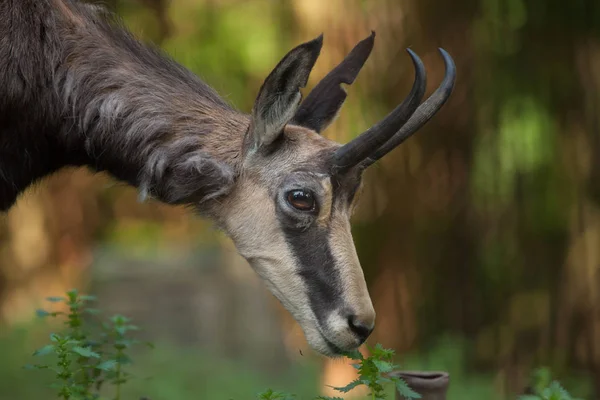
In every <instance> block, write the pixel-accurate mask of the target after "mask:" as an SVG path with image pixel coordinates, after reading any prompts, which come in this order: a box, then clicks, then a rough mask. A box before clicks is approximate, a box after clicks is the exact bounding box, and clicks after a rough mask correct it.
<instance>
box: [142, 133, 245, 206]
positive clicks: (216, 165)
mask: <svg viewBox="0 0 600 400" xmlns="http://www.w3.org/2000/svg"><path fill="white" fill-rule="evenodd" d="M234 180H235V173H234V170H233V168H232V167H230V166H229V165H227V164H225V163H224V162H221V161H217V160H214V159H212V158H211V157H209V156H208V155H207V154H205V153H204V152H202V151H201V150H199V149H198V143H197V140H196V138H185V139H181V140H179V141H177V142H175V143H174V145H173V146H170V147H162V148H159V149H156V150H154V152H153V153H152V154H151V155H150V157H149V158H148V161H147V163H146V165H145V167H144V169H143V172H142V174H141V175H140V183H139V199H140V201H143V200H144V199H145V198H146V197H147V196H152V197H156V198H158V199H160V200H161V201H164V202H165V203H168V204H196V205H197V204H202V203H205V202H206V201H209V200H212V199H216V198H218V197H221V196H225V195H227V194H228V193H229V192H230V191H231V189H232V188H233V185H234Z"/></svg>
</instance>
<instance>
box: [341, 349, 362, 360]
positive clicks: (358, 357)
mask: <svg viewBox="0 0 600 400" xmlns="http://www.w3.org/2000/svg"><path fill="white" fill-rule="evenodd" d="M344 355H345V356H346V357H348V358H349V359H351V360H363V359H364V357H363V355H362V354H361V352H360V351H358V350H354V351H350V352H348V353H346V354H344Z"/></svg>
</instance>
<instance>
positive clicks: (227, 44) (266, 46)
mask: <svg viewBox="0 0 600 400" xmlns="http://www.w3.org/2000/svg"><path fill="white" fill-rule="evenodd" d="M105 3H106V4H107V6H108V7H110V8H113V9H115V10H117V12H118V13H119V14H120V15H121V16H122V17H123V18H124V20H125V22H126V24H127V26H128V27H129V28H130V29H132V30H133V31H134V32H135V33H136V34H137V35H138V36H139V37H141V38H143V39H144V40H146V41H152V42H154V43H157V44H158V45H159V46H161V47H162V48H163V49H165V50H166V51H167V52H168V53H169V54H171V55H172V56H173V57H174V58H175V59H176V60H178V61H179V62H181V63H183V64H184V65H186V66H187V67H188V68H190V69H192V70H193V71H194V72H196V73H197V74H198V75H200V76H201V77H202V78H203V79H204V80H205V81H206V82H208V83H209V84H210V85H212V86H213V87H215V88H216V89H217V90H218V91H219V93H220V94H221V95H222V96H223V97H225V98H226V99H228V101H230V102H231V103H232V104H233V105H235V106H236V107H238V108H239V109H240V110H242V111H244V112H249V111H250V109H251V107H252V103H253V101H254V99H255V96H256V94H257V92H258V89H259V87H260V85H261V83H262V80H263V79H264V78H265V77H266V76H267V74H268V73H269V72H270V70H271V69H272V68H273V67H274V66H275V64H276V63H277V62H278V61H279V59H280V58H281V57H282V56H283V55H284V54H285V53H286V52H287V51H288V50H290V49H291V48H292V47H293V46H295V45H297V44H299V43H301V42H304V41H307V40H310V39H312V38H314V37H316V36H317V35H319V34H320V33H324V38H325V42H324V46H323V50H322V52H321V56H320V58H319V60H318V62H317V64H316V67H315V69H314V70H313V73H312V75H311V78H310V81H309V89H310V88H312V87H313V86H314V85H315V84H316V83H317V82H318V80H319V79H320V78H322V77H323V76H325V74H326V73H327V72H328V71H329V70H330V69H331V68H332V67H334V66H335V65H336V64H337V63H338V62H340V61H341V60H342V59H343V57H344V56H345V55H346V54H347V53H348V52H349V51H350V49H351V48H352V47H353V46H354V45H355V44H356V43H357V42H358V41H359V40H361V39H363V38H365V37H366V36H368V35H369V33H370V31H371V30H375V31H376V33H377V37H376V41H375V48H374V50H373V53H372V54H371V57H370V59H369V61H368V62H367V64H366V66H365V67H364V69H363V71H362V72H361V74H360V75H359V78H358V79H357V81H356V82H355V84H354V85H353V86H352V87H351V88H350V89H349V93H350V95H349V97H348V100H347V101H346V104H345V105H344V108H343V109H342V112H341V114H340V116H339V118H338V119H337V121H336V122H335V123H334V124H333V125H332V126H331V127H330V128H329V129H328V130H327V131H326V132H325V135H326V136H327V137H329V138H331V139H334V140H338V141H340V142H346V141H348V140H350V139H351V138H353V137H354V136H355V135H357V134H359V133H360V132H362V131H363V130H364V129H366V128H368V127H369V126H370V125H372V124H373V123H374V122H376V121H377V120H378V119H380V118H382V117H383V116H384V115H385V114H386V113H387V112H389V111H390V110H391V109H392V108H393V107H395V106H396V105H397V104H398V103H399V102H400V101H401V100H402V99H403V98H404V96H405V95H406V94H407V93H408V91H409V90H410V86H411V84H412V80H413V67H412V64H411V62H410V59H409V57H408V56H407V54H406V52H405V50H404V49H405V48H406V47H411V48H412V49H414V50H415V51H416V52H417V53H418V54H419V55H420V56H421V57H422V59H423V61H424V63H425V65H426V67H427V71H428V78H429V79H428V93H431V91H432V90H434V88H435V87H437V85H438V84H439V82H440V81H441V79H442V77H443V62H442V59H441V57H440V56H439V54H438V53H437V47H443V48H445V49H446V50H447V51H448V52H449V53H450V54H451V55H452V56H453V58H454V60H455V62H456V65H457V70H458V79H457V82H456V86H455V90H454V93H453V95H452V97H451V98H450V100H449V102H448V103H447V104H446V105H445V106H444V108H443V109H442V110H441V111H440V112H439V113H438V114H437V115H436V116H435V118H434V119H433V120H432V121H431V122H430V123H429V124H427V125H426V127H424V128H423V129H422V130H421V131H420V133H419V134H417V135H416V136H414V137H413V138H411V139H410V140H408V141H407V142H406V143H405V144H403V145H402V146H401V147H399V148H398V149H396V150H395V151H394V152H393V153H391V154H390V155H388V156H387V157H386V158H385V159H383V160H382V161H381V162H379V163H378V164H377V165H376V166H374V167H372V168H371V169H369V170H368V171H367V173H366V179H365V182H366V185H365V191H364V194H363V196H362V200H361V204H360V207H359V210H358V212H357V214H356V216H355V217H354V219H353V232H354V237H355V241H356V246H357V251H358V254H359V257H360V259H361V262H362V265H363V268H364V271H365V274H366V277H367V280H368V284H369V287H370V292H371V294H372V298H373V301H374V304H375V308H376V311H377V316H378V321H377V322H378V324H377V328H376V329H375V332H374V334H373V335H372V337H371V338H370V339H369V343H370V344H375V343H377V342H380V343H382V344H383V345H384V346H385V347H391V348H394V349H395V350H396V351H397V355H398V356H397V361H398V362H399V363H400V364H401V365H402V367H403V368H405V369H426V370H446V371H449V372H450V375H451V387H450V399H506V398H515V395H516V394H517V393H522V392H523V389H524V388H525V386H526V385H527V382H528V378H529V375H530V373H531V371H532V370H533V369H534V368H537V367H541V366H546V367H548V368H550V369H551V371H552V373H553V374H554V375H555V376H556V377H557V378H559V379H560V380H561V382H563V383H564V385H565V386H566V387H567V388H568V389H569V391H571V392H572V394H574V395H578V396H580V397H582V398H585V399H598V398H600V180H599V178H600V113H599V111H600V90H599V88H600V35H599V34H600V3H599V2H598V1H596V0H571V1H564V0H562V1H558V0H454V1H451V2H450V1H445V2H441V1H433V0H369V1H367V0H362V1H361V0H327V1H323V0H288V1H273V0H251V1H239V0H172V1H167V0H112V1H105ZM72 287H78V288H80V289H81V290H83V291H86V292H91V293H93V294H96V295H98V297H99V302H100V307H101V308H103V309H104V310H106V312H108V313H116V312H119V313H124V314H126V315H128V316H131V317H132V318H133V319H134V322H135V323H137V324H138V325H140V326H141V327H143V328H144V332H143V335H144V337H145V338H147V339H149V340H152V341H153V342H154V343H155V345H156V349H155V350H153V351H149V352H148V351H146V352H144V353H143V354H141V355H140V356H139V357H138V364H137V366H136V371H137V375H138V376H139V378H138V379H137V380H135V381H134V382H133V383H132V384H131V388H130V389H129V391H130V395H131V396H132V397H131V398H137V397H133V396H134V395H135V396H138V397H139V396H141V395H146V396H149V397H150V398H152V399H154V400H156V399H168V400H170V399H178V400H179V399H230V398H234V399H251V398H254V397H253V396H254V395H255V393H257V392H258V391H260V390H262V389H265V388H267V387H272V388H274V389H277V390H285V391H289V392H295V393H297V394H298V395H299V397H300V398H309V396H311V395H315V394H317V393H331V392H330V391H329V389H328V388H327V386H326V385H340V384H345V383H347V382H349V381H350V380H351V379H353V371H354V370H353V368H351V367H349V366H348V364H346V363H345V362H343V361H327V360H324V359H322V358H320V357H317V356H315V355H314V353H312V352H311V351H310V350H309V349H308V348H307V345H306V342H305V340H304V338H303V336H302V333H301V331H300V330H299V328H298V326H297V325H296V323H295V322H293V321H292V320H291V318H290V316H289V315H288V314H287V313H286V312H284V311H283V310H282V307H281V306H279V304H278V303H277V302H276V301H275V300H274V299H273V297H272V296H271V295H270V294H269V293H268V292H267V291H266V289H265V288H264V287H263V285H262V284H261V283H260V282H259V281H258V279H257V278H256V277H255V276H254V273H253V272H252V271H251V269H250V268H249V267H248V266H247V264H246V263H245V261H244V260H242V259H241V258H240V257H239V256H238V255H237V254H236V252H235V249H234V248H233V247H232V244H231V243H230V242H229V240H228V239H227V238H226V237H225V236H224V235H223V234H221V233H219V232H217V231H216V230H214V229H213V227H212V225H211V224H210V223H209V222H208V221H206V220H203V219H200V218H198V217H195V216H194V215H192V214H190V212H188V211H186V210H184V209H182V208H177V207H167V206H164V205H160V204H158V203H156V202H148V203H143V204H140V203H138V202H137V200H136V192H135V190H134V189H132V188H129V187H126V186H124V185H123V184H120V183H117V182H115V181H114V180H112V179H110V178H108V177H107V176H105V175H93V174H91V173H89V172H88V171H86V170H83V169H81V170H65V171H62V172H61V173H58V174H56V175H55V176H53V177H51V178H49V179H47V180H45V181H44V182H43V183H42V184H40V185H38V186H37V187H35V188H33V189H32V190H30V191H29V192H28V193H27V194H26V195H25V196H23V197H22V198H21V199H20V201H19V203H18V204H17V206H16V207H14V208H13V209H12V210H11V211H10V212H9V213H8V214H7V215H3V216H0V361H2V362H0V399H2V400H5V399H7V400H8V399H33V398H49V397H41V396H45V395H46V394H47V393H49V392H48V389H46V388H45V382H44V379H42V378H40V379H32V375H31V374H32V372H28V371H23V370H22V369H21V366H22V365H23V364H25V363H28V362H31V357H30V355H31V351H32V349H34V348H35V346H36V345H37V344H39V343H40V341H45V340H46V338H47V336H43V335H41V333H40V332H43V331H44V329H45V328H44V327H43V326H40V324H39V323H36V322H35V317H34V315H35V309H36V308H38V307H40V306H41V305H44V304H43V303H44V298H45V297H47V296H56V295H60V294H62V293H64V291H65V290H67V289H70V288H72ZM40 376H41V375H40ZM351 394H352V393H351ZM359 394H360V393H359Z"/></svg>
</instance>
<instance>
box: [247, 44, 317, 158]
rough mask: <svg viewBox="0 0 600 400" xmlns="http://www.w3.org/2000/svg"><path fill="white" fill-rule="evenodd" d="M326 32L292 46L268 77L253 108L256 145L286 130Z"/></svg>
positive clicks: (253, 134) (252, 127) (271, 140)
mask: <svg viewBox="0 0 600 400" xmlns="http://www.w3.org/2000/svg"><path fill="white" fill-rule="evenodd" d="M322 46H323V35H320V36H319V37H318V38H316V39H314V40H311V41H310V42H306V43H303V44H301V45H299V46H298V47H295V48H294V49H292V50H291V51H290V52H289V53H288V54H287V55H286V56H285V57H284V58H283V59H282V60H281V61H280V62H279V64H277V66H276V67H275V69H274V70H273V71H272V72H271V73H270V74H269V76H268V77H267V79H265V81H264V83H263V85H262V87H261V88H260V92H259V93H258V97H257V98H256V102H255V103H254V107H253V109H252V123H251V125H250V130H251V135H252V138H253V140H254V146H255V147H256V148H258V147H261V146H265V145H269V144H271V143H273V142H274V141H275V139H277V138H278V137H279V135H281V134H282V133H283V128H284V126H285V125H286V124H287V123H288V122H290V120H291V119H292V118H293V116H294V114H295V113H296V110H297V108H298V104H299V103H300V100H301V98H302V94H301V93H300V89H301V88H303V87H305V86H306V82H307V81H308V76H309V74H310V71H311V70H312V68H313V66H314V65H315V62H316V61H317V57H319V53H320V52H321V47H322Z"/></svg>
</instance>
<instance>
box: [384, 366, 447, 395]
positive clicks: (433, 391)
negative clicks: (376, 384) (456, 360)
mask: <svg viewBox="0 0 600 400" xmlns="http://www.w3.org/2000/svg"><path fill="white" fill-rule="evenodd" d="M390 375H391V376H398V377H400V378H402V379H404V381H405V382H406V383H407V384H408V386H409V387H410V388H411V389H412V390H414V391H415V392H417V393H419V394H420V395H421V400H446V393H447V392H448V386H449V385H450V375H449V374H448V373H447V372H442V371H432V372H426V371H397V372H392V373H391V374H390ZM396 400H404V397H402V396H400V393H397V392H396Z"/></svg>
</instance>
